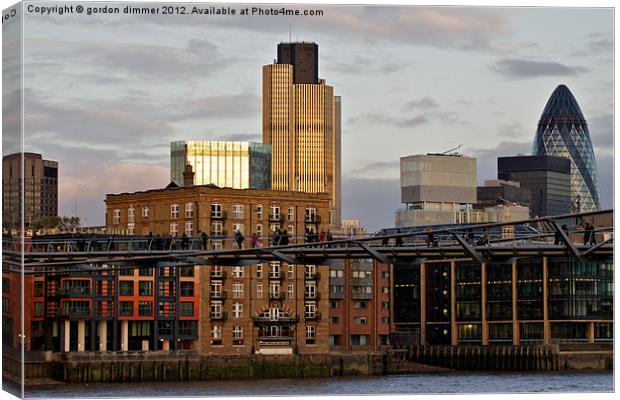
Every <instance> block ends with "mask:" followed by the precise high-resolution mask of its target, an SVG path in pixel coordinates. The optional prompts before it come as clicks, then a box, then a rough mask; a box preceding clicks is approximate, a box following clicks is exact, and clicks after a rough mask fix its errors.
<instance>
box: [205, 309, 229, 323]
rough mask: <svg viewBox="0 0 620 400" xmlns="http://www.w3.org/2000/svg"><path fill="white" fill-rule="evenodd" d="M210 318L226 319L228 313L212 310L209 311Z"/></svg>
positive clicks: (215, 319) (216, 319)
mask: <svg viewBox="0 0 620 400" xmlns="http://www.w3.org/2000/svg"><path fill="white" fill-rule="evenodd" d="M209 318H210V319H211V321H226V320H227V319H228V314H227V313H225V312H219V313H215V312H213V311H212V312H210V313H209Z"/></svg>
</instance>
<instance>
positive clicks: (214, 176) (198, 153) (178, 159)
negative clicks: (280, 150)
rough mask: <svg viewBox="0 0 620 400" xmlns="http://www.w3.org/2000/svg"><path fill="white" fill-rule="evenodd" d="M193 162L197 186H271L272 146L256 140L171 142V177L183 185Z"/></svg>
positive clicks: (269, 187)
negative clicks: (187, 169) (184, 173)
mask: <svg viewBox="0 0 620 400" xmlns="http://www.w3.org/2000/svg"><path fill="white" fill-rule="evenodd" d="M186 165H191V166H192V170H193V171H194V181H193V182H192V183H193V184H194V185H208V184H213V185H216V186H218V187H229V188H233V189H271V146H270V145H266V144H262V143H254V142H227V141H207V140H189V141H183V140H182V141H177V142H172V143H170V180H172V181H173V182H175V183H176V184H177V185H179V186H183V171H184V170H185V166H186Z"/></svg>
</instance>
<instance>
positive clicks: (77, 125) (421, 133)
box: [3, 2, 614, 232]
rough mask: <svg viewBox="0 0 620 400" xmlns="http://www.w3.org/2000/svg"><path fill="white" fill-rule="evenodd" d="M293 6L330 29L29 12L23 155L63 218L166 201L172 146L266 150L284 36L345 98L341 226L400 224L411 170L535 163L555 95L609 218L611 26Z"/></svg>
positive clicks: (604, 17) (300, 23)
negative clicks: (271, 74) (148, 195)
mask: <svg viewBox="0 0 620 400" xmlns="http://www.w3.org/2000/svg"><path fill="white" fill-rule="evenodd" d="M36 4H37V6H42V5H43V6H45V5H50V6H51V5H56V4H61V3H46V2H37V3H36ZM106 4H107V5H112V3H101V4H100V6H103V5H106ZM127 4H128V3H127ZM145 4H146V3H140V6H144V5H145ZM85 5H87V4H85ZM116 5H117V6H118V7H120V8H121V9H122V8H123V7H124V5H126V3H117V4H116ZM174 5H175V6H178V5H179V4H174ZM88 6H93V7H94V6H96V4H92V3H91V4H88ZM231 6H233V7H234V8H235V9H237V10H240V9H242V8H245V5H242V4H231ZM253 6H256V5H253ZM250 7H252V5H250ZM286 7H287V8H291V9H296V8H298V9H302V10H303V9H308V10H310V9H321V10H323V12H324V15H323V16H312V17H311V16H294V17H285V16H264V15H263V16H241V15H235V16H216V15H208V16H205V15H193V16H192V15H124V14H120V15H103V14H97V15H90V16H89V15H85V14H76V13H74V14H63V15H37V14H35V13H28V12H27V11H26V15H25V19H24V54H23V56H24V65H23V73H24V81H23V82H24V88H23V93H24V99H23V100H24V132H25V137H24V148H25V151H33V152H38V153H42V154H43V155H44V158H46V159H50V160H55V161H58V162H59V165H60V170H59V213H60V215H73V214H74V212H76V214H77V215H78V216H79V217H81V219H82V224H83V225H88V226H94V225H103V224H104V218H105V204H104V202H103V200H104V199H105V195H106V193H121V192H133V191H137V190H144V189H151V188H160V187H163V186H165V185H166V184H167V183H168V182H169V180H170V172H169V158H170V154H169V151H170V150H169V144H170V142H171V141H175V140H253V141H260V140H261V139H260V138H261V123H262V122H261V90H262V89H261V73H262V66H263V65H266V64H270V63H272V62H273V60H274V58H276V46H277V44H278V43H279V42H283V41H288V40H289V35H290V37H291V38H292V39H293V41H311V42H316V43H317V44H318V45H319V76H320V78H323V79H325V80H326V81H327V83H328V84H330V85H332V86H333V87H334V90H335V94H336V95H339V96H341V97H342V171H343V176H342V182H343V184H342V185H343V217H344V218H355V219H360V220H361V222H362V225H363V226H364V227H366V228H367V229H368V230H369V231H370V232H373V231H376V230H377V229H379V228H380V227H389V226H393V224H394V212H395V211H396V209H398V208H400V207H401V203H400V188H399V170H398V166H399V158H400V157H402V156H407V155H412V154H425V153H427V152H443V151H446V150H449V149H452V148H455V147H457V146H459V145H462V147H461V151H462V152H463V153H464V154H465V155H468V156H473V157H476V158H477V173H478V175H477V177H478V183H479V184H483V183H484V180H485V179H494V178H496V172H497V169H496V164H497V161H496V160H497V157H498V156H510V155H516V154H530V153H531V151H532V144H533V140H534V135H535V132H536V124H537V122H538V119H539V118H540V114H541V113H542V110H543V108H544V106H545V103H546V101H547V99H548V98H549V96H550V95H551V93H552V92H553V90H554V89H555V88H556V87H557V85H559V84H566V85H567V86H568V87H569V88H570V90H571V91H572V92H573V94H574V95H575V97H576V99H577V101H578V102H579V104H580V106H581V109H582V111H583V114H584V116H585V118H586V120H587V121H588V124H589V129H590V135H591V138H592V142H593V145H594V150H595V155H596V159H597V164H598V172H599V180H600V182H599V185H600V193H601V205H602V207H603V208H610V207H612V206H613V129H614V125H613V117H614V81H613V78H614V76H613V61H614V59H613V47H614V43H613V40H614V36H613V28H614V26H613V10H612V9H610V8H558V7H552V8H542V7H541V8H524V7H522V8H499V7H486V8H485V7H413V6H409V7H402V6H328V5H304V6H293V5H287V6H286ZM265 8H269V7H265ZM189 9H191V5H190V6H189V8H188V10H189ZM13 25H16V24H12V25H11V24H6V23H5V24H3V31H4V41H3V51H4V56H3V57H4V60H3V77H4V86H3V114H4V119H3V132H4V134H3V153H4V154H7V153H9V152H11V150H12V149H14V148H15V146H16V143H14V140H13V139H15V138H17V136H16V135H13V136H11V135H9V134H7V132H18V131H19V117H18V115H19V96H16V94H17V93H18V92H17V89H18V88H19V86H18V85H17V83H16V82H19V79H18V78H19V65H18V64H17V63H16V62H15V60H16V59H17V58H14V59H8V58H6V57H7V54H15V51H17V49H18V47H17V42H16V41H15V40H14V36H15V35H14V34H12V32H16V31H17V30H16V26H13ZM11 52H12V53H11ZM7 81H8V84H7Z"/></svg>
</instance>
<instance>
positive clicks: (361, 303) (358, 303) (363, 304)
mask: <svg viewBox="0 0 620 400" xmlns="http://www.w3.org/2000/svg"><path fill="white" fill-rule="evenodd" d="M353 308H361V309H365V308H366V302H365V301H356V302H355V303H353Z"/></svg>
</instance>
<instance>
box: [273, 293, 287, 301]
mask: <svg viewBox="0 0 620 400" xmlns="http://www.w3.org/2000/svg"><path fill="white" fill-rule="evenodd" d="M285 298H286V296H285V294H284V292H269V300H280V301H283V300H284V299H285Z"/></svg>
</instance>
